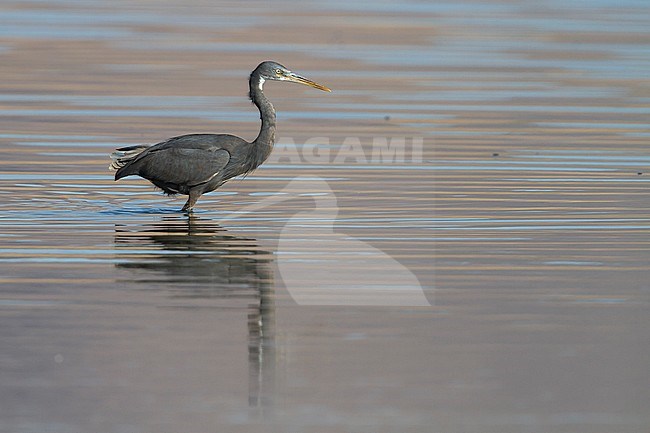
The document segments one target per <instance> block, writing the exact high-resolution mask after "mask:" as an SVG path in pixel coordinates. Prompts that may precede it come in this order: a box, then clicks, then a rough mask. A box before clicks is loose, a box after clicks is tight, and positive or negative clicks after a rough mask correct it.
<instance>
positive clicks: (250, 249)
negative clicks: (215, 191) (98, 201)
mask: <svg viewBox="0 0 650 433" xmlns="http://www.w3.org/2000/svg"><path fill="white" fill-rule="evenodd" d="M115 248H116V250H119V251H120V255H121V256H122V257H124V258H125V260H122V261H120V262H119V263H117V264H116V267H117V268H119V269H129V270H131V271H132V272H133V275H132V277H134V279H132V280H131V281H136V282H138V283H143V284H157V287H159V288H161V289H165V288H166V289H169V290H172V291H173V292H174V294H173V295H174V296H187V297H210V298H212V297H229V296H235V295H236V294H240V296H244V293H245V292H247V293H249V294H250V295H251V296H253V297H254V299H258V298H259V296H260V295H261V294H262V293H264V292H265V290H268V289H269V287H270V284H271V281H272V278H273V271H272V267H271V266H270V263H271V259H272V257H273V256H272V254H271V253H269V252H266V251H261V250H260V249H258V247H257V241H256V240H255V239H253V238H247V237H241V236H234V235H232V234H229V233H228V231H227V230H225V229H224V228H222V227H221V226H219V225H218V224H217V223H214V222H211V221H204V220H201V219H199V218H198V217H196V216H194V215H183V214H177V215H174V216H171V215H170V216H165V217H163V218H162V220H160V221H157V222H151V223H146V224H140V225H126V224H125V225H116V226H115ZM130 251H132V253H130Z"/></svg>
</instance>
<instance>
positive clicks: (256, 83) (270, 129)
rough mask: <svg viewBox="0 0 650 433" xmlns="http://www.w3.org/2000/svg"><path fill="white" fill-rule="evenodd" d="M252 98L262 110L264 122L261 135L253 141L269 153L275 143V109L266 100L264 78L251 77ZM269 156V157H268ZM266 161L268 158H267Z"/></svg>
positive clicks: (254, 75)
mask: <svg viewBox="0 0 650 433" xmlns="http://www.w3.org/2000/svg"><path fill="white" fill-rule="evenodd" d="M249 84H250V94H249V95H250V98H251V101H253V104H255V105H256V106H257V108H258V109H259V110H260V119H261V120H262V127H261V129H260V133H259V135H258V136H257V138H256V139H255V141H253V144H255V145H256V146H262V147H265V148H268V153H270V152H271V148H272V147H273V144H274V143H275V109H273V105H271V102H269V100H268V99H266V96H264V92H263V91H262V86H263V85H264V78H262V77H260V76H258V75H256V74H253V75H251V77H250V83H249ZM267 156H268V155H267ZM265 159H266V158H265Z"/></svg>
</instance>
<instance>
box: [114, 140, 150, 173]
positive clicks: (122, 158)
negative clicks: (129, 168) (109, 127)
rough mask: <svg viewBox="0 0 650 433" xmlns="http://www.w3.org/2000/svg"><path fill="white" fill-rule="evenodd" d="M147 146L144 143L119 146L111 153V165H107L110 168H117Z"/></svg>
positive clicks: (131, 159) (132, 158) (125, 163)
mask: <svg viewBox="0 0 650 433" xmlns="http://www.w3.org/2000/svg"><path fill="white" fill-rule="evenodd" d="M148 147H149V146H148V145H146V144H139V145H137V146H129V147H120V148H119V149H116V150H115V152H113V153H111V165H109V166H108V168H109V169H110V170H119V169H120V168H122V167H124V166H125V165H127V164H128V163H129V162H131V161H133V160H134V159H135V158H136V157H137V156H138V155H140V154H141V153H142V152H143V151H144V150H146V149H147V148H148Z"/></svg>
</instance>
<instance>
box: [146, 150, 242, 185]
mask: <svg viewBox="0 0 650 433" xmlns="http://www.w3.org/2000/svg"><path fill="white" fill-rule="evenodd" d="M229 161H230V153H229V152H228V151H227V150H225V149H197V148H173V147H170V148H166V149H161V150H159V151H156V152H151V153H150V154H149V155H147V158H146V161H143V162H144V164H142V166H141V168H140V173H139V174H140V176H142V177H144V178H146V179H150V180H158V181H162V182H165V183H168V184H175V185H184V186H187V187H192V186H195V185H200V184H202V183H205V182H208V181H209V180H211V179H213V178H214V177H215V176H217V175H219V173H220V172H221V170H223V168H224V167H225V166H226V165H227V164H228V162H229Z"/></svg>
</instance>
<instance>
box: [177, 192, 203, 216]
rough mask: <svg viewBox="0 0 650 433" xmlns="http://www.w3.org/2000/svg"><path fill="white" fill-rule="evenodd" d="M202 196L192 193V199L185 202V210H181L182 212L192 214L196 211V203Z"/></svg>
mask: <svg viewBox="0 0 650 433" xmlns="http://www.w3.org/2000/svg"><path fill="white" fill-rule="evenodd" d="M200 196H201V194H196V193H193V192H190V197H189V198H188V199H187V202H185V205H184V206H183V209H181V211H182V212H187V213H191V212H192V210H193V209H194V205H195V204H196V201H197V200H198V199H199V197H200Z"/></svg>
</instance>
